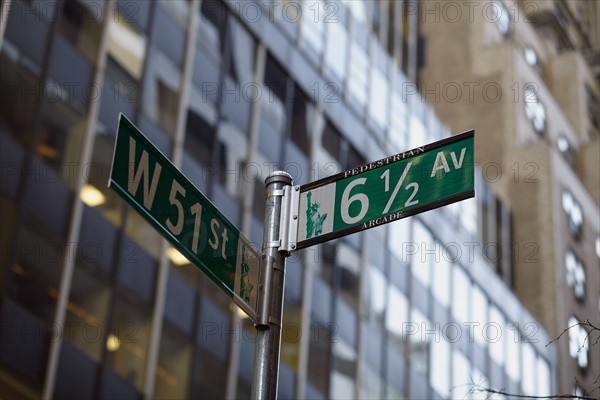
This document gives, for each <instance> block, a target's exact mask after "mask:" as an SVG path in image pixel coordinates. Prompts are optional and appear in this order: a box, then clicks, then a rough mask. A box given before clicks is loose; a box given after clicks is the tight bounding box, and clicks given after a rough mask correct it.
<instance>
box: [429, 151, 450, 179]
mask: <svg viewBox="0 0 600 400" xmlns="http://www.w3.org/2000/svg"><path fill="white" fill-rule="evenodd" d="M440 169H443V170H444V172H450V167H449V166H448V161H446V157H445V156H444V152H443V151H440V152H438V153H437V155H436V156H435V162H434V163H433V171H431V176H430V178H433V177H434V176H435V174H436V173H437V171H439V170H440Z"/></svg>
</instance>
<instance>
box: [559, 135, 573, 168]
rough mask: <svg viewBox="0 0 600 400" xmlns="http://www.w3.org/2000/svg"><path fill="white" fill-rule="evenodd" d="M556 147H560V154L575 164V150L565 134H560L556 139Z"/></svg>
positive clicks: (571, 163)
mask: <svg viewBox="0 0 600 400" xmlns="http://www.w3.org/2000/svg"><path fill="white" fill-rule="evenodd" d="M556 147H558V151H560V154H561V155H562V156H563V157H564V159H565V160H566V161H567V162H568V163H569V164H570V165H571V166H573V165H575V152H574V151H573V148H572V147H571V143H569V141H568V140H567V138H566V137H565V135H560V136H559V137H558V139H557V140H556Z"/></svg>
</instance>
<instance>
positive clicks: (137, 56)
mask: <svg viewBox="0 0 600 400" xmlns="http://www.w3.org/2000/svg"><path fill="white" fill-rule="evenodd" d="M108 54H109V55H110V56H111V57H112V58H113V59H114V60H115V61H117V63H118V64H119V65H120V66H121V67H122V68H123V69H124V70H125V71H126V72H127V74H129V75H130V76H131V77H132V78H134V79H135V80H139V79H140V77H141V76H142V70H143V67H144V59H145V57H146V37H145V36H144V35H142V34H141V33H140V32H138V31H137V29H136V28H134V27H133V25H130V24H128V23H127V22H125V18H124V17H122V16H121V17H119V18H117V17H115V18H110V19H109V25H108Z"/></svg>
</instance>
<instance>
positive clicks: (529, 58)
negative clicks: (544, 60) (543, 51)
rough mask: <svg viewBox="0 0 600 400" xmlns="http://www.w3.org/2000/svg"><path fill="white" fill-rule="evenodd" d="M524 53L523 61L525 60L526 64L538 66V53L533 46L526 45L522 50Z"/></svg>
mask: <svg viewBox="0 0 600 400" xmlns="http://www.w3.org/2000/svg"><path fill="white" fill-rule="evenodd" d="M524 53H525V62H527V64H529V65H530V66H532V67H535V68H537V67H539V66H540V59H539V58H538V55H537V53H536V52H535V50H534V49H533V47H530V46H527V47H526V48H525V50H524Z"/></svg>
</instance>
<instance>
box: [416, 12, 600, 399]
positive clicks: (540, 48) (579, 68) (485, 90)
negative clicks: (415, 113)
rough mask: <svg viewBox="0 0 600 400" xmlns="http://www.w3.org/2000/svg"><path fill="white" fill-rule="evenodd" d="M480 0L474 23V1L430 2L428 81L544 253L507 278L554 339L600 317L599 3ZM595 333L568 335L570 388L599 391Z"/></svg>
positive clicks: (449, 120)
mask: <svg viewBox="0 0 600 400" xmlns="http://www.w3.org/2000/svg"><path fill="white" fill-rule="evenodd" d="M471 6H473V7H472V8H473V10H472V11H471V12H470V14H471V15H472V18H471V20H469V19H468V18H466V15H468V14H469V9H468V7H467V4H466V3H465V4H462V5H460V6H458V4H455V5H454V8H449V7H447V5H443V4H441V3H437V2H423V3H422V10H421V15H422V16H423V18H422V24H421V31H420V32H421V34H422V35H423V36H424V40H425V42H426V43H427V45H426V46H425V47H424V49H425V56H424V59H425V62H424V65H423V68H422V69H421V70H420V75H419V78H420V84H419V87H420V89H421V91H422V93H423V94H424V96H425V98H426V100H427V101H428V102H429V103H430V104H432V106H433V108H434V110H435V111H436V113H437V114H438V116H439V117H440V119H441V120H442V121H443V122H444V123H445V124H447V125H448V126H449V127H450V128H451V129H452V130H456V129H460V128H461V127H463V126H465V124H467V125H468V126H472V127H473V128H474V129H475V131H476V132H477V133H478V138H479V139H480V140H479V141H477V142H476V146H477V147H476V159H477V161H478V162H479V163H480V167H481V168H482V171H483V172H484V175H485V178H486V181H488V182H491V186H492V187H493V189H494V191H495V192H496V193H498V196H499V198H500V199H501V200H502V202H503V203H504V204H506V205H507V206H508V207H509V208H510V209H511V210H512V212H513V234H514V237H513V240H514V241H515V242H516V243H521V244H523V243H529V244H530V246H531V248H530V250H531V251H532V254H533V252H535V256H536V261H535V262H529V260H528V259H527V258H526V257H525V258H524V257H516V258H515V263H514V264H513V268H512V271H511V272H510V273H509V274H504V275H503V278H504V281H505V282H506V284H507V285H509V286H510V287H511V288H513V289H514V290H515V292H516V293H517V295H518V296H519V298H520V299H521V301H522V302H523V303H524V304H525V305H526V307H527V308H528V309H529V310H530V311H531V312H532V313H533V315H534V316H535V317H536V318H537V319H538V320H539V321H540V322H542V324H543V325H544V326H545V328H546V329H547V330H548V332H549V333H550V335H551V336H558V335H559V334H560V333H561V332H563V330H564V329H565V328H566V327H567V326H571V325H574V324H576V323H577V322H581V321H584V320H586V319H589V321H590V322H592V323H594V324H595V325H596V326H599V321H600V260H599V258H600V236H599V233H600V212H599V208H598V205H599V203H600V103H599V100H598V99H599V98H600V86H599V82H600V31H599V29H600V3H599V2H597V1H558V0H555V1H519V2H512V1H509V2H491V3H487V4H486V3H473V4H472V5H471ZM436 7H437V9H438V11H440V12H439V13H437V15H436V14H435V10H436ZM444 8H445V11H444ZM425 10H427V12H425ZM428 12H429V13H431V14H428ZM457 15H463V17H462V18H457ZM436 16H437V19H436ZM461 92H462V93H461ZM436 96H437V98H436ZM482 139H483V140H482ZM585 336H586V332H585V331H584V330H583V328H575V329H572V330H570V331H569V340H561V341H559V343H558V347H559V366H560V367H559V391H560V393H570V392H573V391H574V390H575V391H578V393H591V392H592V390H593V389H595V392H593V393H595V395H596V396H597V395H598V390H600V389H598V387H599V386H598V383H599V380H598V377H599V376H600V350H599V349H597V348H591V344H592V343H593V340H592V343H585V344H584V343H583V338H585ZM592 337H593V336H592ZM577 343H579V345H578V344H577ZM580 345H583V346H584V349H588V348H590V349H591V350H592V351H593V353H591V354H594V356H590V357H586V356H585V355H584V354H582V353H581V352H578V351H577V349H578V347H579V346H580Z"/></svg>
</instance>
